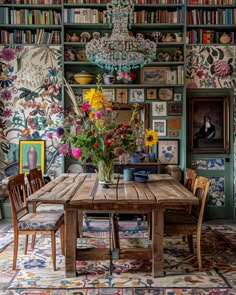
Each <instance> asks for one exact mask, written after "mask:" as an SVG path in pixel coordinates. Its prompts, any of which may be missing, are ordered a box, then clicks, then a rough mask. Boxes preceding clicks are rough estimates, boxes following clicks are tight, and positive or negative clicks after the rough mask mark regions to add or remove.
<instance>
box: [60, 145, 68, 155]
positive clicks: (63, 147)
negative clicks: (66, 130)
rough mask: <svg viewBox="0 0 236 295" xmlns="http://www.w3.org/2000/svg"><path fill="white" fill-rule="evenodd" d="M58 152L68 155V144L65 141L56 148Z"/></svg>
mask: <svg viewBox="0 0 236 295" xmlns="http://www.w3.org/2000/svg"><path fill="white" fill-rule="evenodd" d="M58 152H59V154H63V155H70V148H69V145H68V144H66V143H62V144H60V148H59V149H58Z"/></svg>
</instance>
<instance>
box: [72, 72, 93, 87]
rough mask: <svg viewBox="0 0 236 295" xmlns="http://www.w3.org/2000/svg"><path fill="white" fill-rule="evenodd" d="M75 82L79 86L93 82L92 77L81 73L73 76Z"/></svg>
mask: <svg viewBox="0 0 236 295" xmlns="http://www.w3.org/2000/svg"><path fill="white" fill-rule="evenodd" d="M74 78H75V81H76V82H77V83H79V84H89V83H91V82H92V81H93V79H94V75H92V74H89V73H86V72H81V73H78V74H74Z"/></svg>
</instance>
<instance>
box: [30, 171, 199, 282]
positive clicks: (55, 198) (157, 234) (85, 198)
mask: <svg viewBox="0 0 236 295" xmlns="http://www.w3.org/2000/svg"><path fill="white" fill-rule="evenodd" d="M28 201H29V202H43V203H50V204H63V205H64V213H65V276H66V277H74V276H76V260H78V261H80V260H91V259H106V258H108V257H109V253H108V252H106V251H107V249H99V250H98V249H88V250H86V249H78V248H77V232H78V229H77V227H78V216H77V214H78V212H81V211H106V212H136V213H151V214H152V225H151V229H152V233H151V236H152V240H151V252H150V251H149V252H148V251H147V249H143V252H142V250H140V249H138V252H135V251H134V249H127V250H126V251H124V252H123V256H122V257H121V258H144V259H145V258H149V254H148V253H151V257H150V258H151V259H152V276H153V277H162V276H164V269H163V266H164V265H163V264H164V257H163V256H164V255H163V253H164V250H163V248H164V247H163V235H164V212H165V210H166V209H168V207H171V208H173V207H175V206H180V205H183V206H192V205H198V202H199V201H198V198H197V197H196V196H194V195H193V194H192V193H191V192H190V191H189V190H188V189H187V188H186V187H184V186H183V185H182V184H181V183H180V182H178V181H177V180H175V179H174V178H172V177H171V176H170V175H168V174H150V175H149V178H148V181H147V182H146V183H142V182H136V181H124V179H123V175H122V174H117V175H115V178H114V181H113V184H111V185H109V186H108V187H104V185H103V184H100V183H99V181H98V178H97V174H95V173H91V174H88V173H81V174H61V175H60V176H58V177H57V178H55V179H54V180H52V181H51V182H49V183H47V184H46V185H44V186H43V187H42V188H41V189H39V190H38V191H37V192H35V193H34V194H32V195H31V196H29V198H28ZM115 234H116V235H117V233H115ZM121 253H122V251H121ZM137 253H138V254H137Z"/></svg>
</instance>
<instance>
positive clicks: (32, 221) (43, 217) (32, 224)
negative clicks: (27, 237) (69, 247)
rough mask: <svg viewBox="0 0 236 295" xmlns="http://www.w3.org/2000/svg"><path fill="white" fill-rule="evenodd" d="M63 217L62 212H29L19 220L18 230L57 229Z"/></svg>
mask: <svg viewBox="0 0 236 295" xmlns="http://www.w3.org/2000/svg"><path fill="white" fill-rule="evenodd" d="M63 219H64V214H63V213H29V214H27V215H25V216H23V217H22V218H21V219H20V220H19V223H18V230H58V228H59V227H60V226H61V224H62V222H63Z"/></svg>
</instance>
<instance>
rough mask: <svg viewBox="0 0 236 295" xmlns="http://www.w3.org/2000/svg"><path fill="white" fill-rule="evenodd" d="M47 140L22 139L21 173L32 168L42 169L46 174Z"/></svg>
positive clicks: (20, 148)
mask: <svg viewBox="0 0 236 295" xmlns="http://www.w3.org/2000/svg"><path fill="white" fill-rule="evenodd" d="M44 155H45V140H20V142H19V173H28V172H29V170H30V169H34V168H37V169H40V170H41V171H42V173H43V174H44V167H45V163H44V162H45V156H44Z"/></svg>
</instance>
